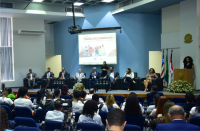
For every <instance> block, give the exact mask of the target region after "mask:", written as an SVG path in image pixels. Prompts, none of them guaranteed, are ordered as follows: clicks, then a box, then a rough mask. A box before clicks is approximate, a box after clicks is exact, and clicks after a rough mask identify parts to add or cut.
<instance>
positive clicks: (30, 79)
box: [26, 69, 37, 89]
mask: <svg viewBox="0 0 200 131" xmlns="http://www.w3.org/2000/svg"><path fill="white" fill-rule="evenodd" d="M36 77H37V74H36V73H33V72H32V69H29V73H28V74H27V75H26V78H27V79H28V86H29V87H30V89H31V88H32V89H33V86H35V78H36ZM31 82H33V86H32V87H31Z"/></svg>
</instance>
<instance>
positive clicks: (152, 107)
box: [147, 105, 155, 113]
mask: <svg viewBox="0 0 200 131" xmlns="http://www.w3.org/2000/svg"><path fill="white" fill-rule="evenodd" d="M153 109H155V105H150V106H149V107H148V108H147V112H148V113H151V112H152V111H153Z"/></svg>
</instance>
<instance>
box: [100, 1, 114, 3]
mask: <svg viewBox="0 0 200 131" xmlns="http://www.w3.org/2000/svg"><path fill="white" fill-rule="evenodd" d="M112 1H114V0H102V1H101V2H107V3H110V2H112Z"/></svg>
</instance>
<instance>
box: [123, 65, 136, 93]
mask: <svg viewBox="0 0 200 131" xmlns="http://www.w3.org/2000/svg"><path fill="white" fill-rule="evenodd" d="M123 78H124V81H126V82H128V91H129V90H130V86H131V85H132V83H134V84H135V83H136V82H135V81H134V80H133V78H134V73H133V72H132V71H131V69H130V68H127V69H126V73H125V74H124V77H123Z"/></svg>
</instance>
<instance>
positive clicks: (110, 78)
mask: <svg viewBox="0 0 200 131" xmlns="http://www.w3.org/2000/svg"><path fill="white" fill-rule="evenodd" d="M104 78H105V79H106V78H107V79H108V81H109V82H110V89H109V90H110V91H111V87H112V84H115V82H116V81H117V79H118V78H119V73H117V72H115V71H114V67H112V66H111V67H110V72H109V73H108V74H107V75H106V76H105V77H104Z"/></svg>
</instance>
